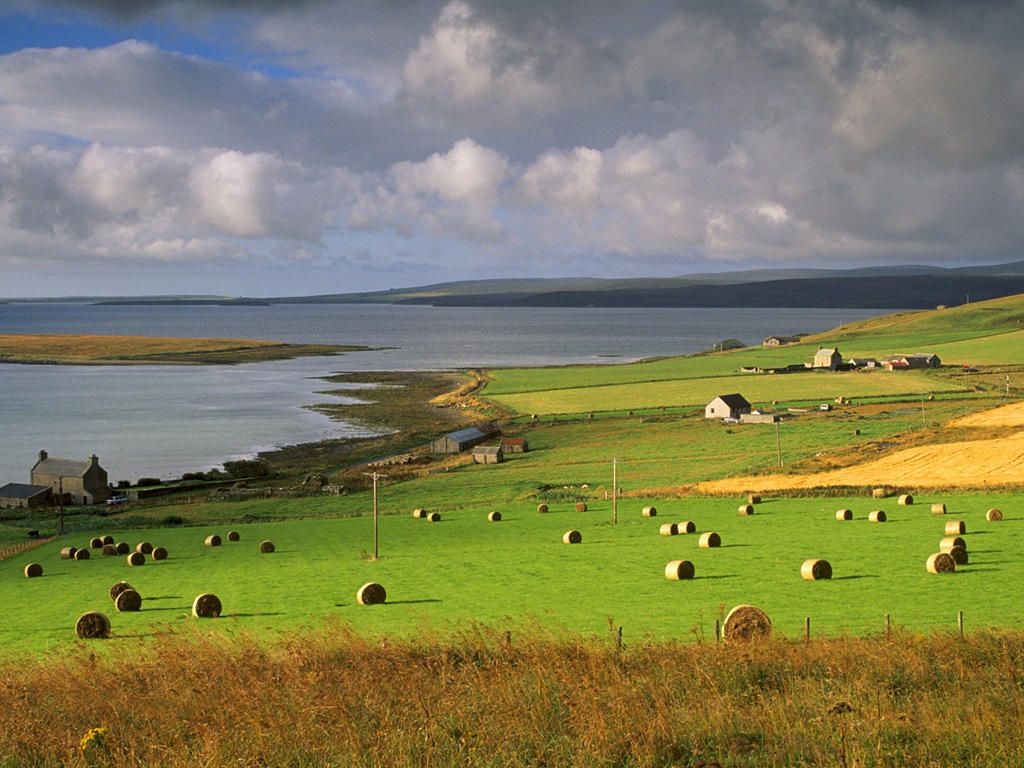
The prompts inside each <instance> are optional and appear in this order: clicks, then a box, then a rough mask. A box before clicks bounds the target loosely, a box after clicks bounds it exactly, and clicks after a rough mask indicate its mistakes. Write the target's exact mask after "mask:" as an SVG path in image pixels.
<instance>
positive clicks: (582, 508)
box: [576, 501, 587, 512]
mask: <svg viewBox="0 0 1024 768" xmlns="http://www.w3.org/2000/svg"><path fill="white" fill-rule="evenodd" d="M576 511H577V512H586V511H587V503H586V502H585V501H578V502H576Z"/></svg>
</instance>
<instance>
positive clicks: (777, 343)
mask: <svg viewBox="0 0 1024 768" xmlns="http://www.w3.org/2000/svg"><path fill="white" fill-rule="evenodd" d="M798 341H800V337H799V336H769V337H768V338H767V339H765V340H764V342H763V346H765V347H784V346H785V345H786V344H796V343H797V342H798Z"/></svg>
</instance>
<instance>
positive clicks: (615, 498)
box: [612, 459, 619, 525]
mask: <svg viewBox="0 0 1024 768" xmlns="http://www.w3.org/2000/svg"><path fill="white" fill-rule="evenodd" d="M618 469H619V460H618V459H612V523H613V524H616V525H617V524H618V522H619V472H618Z"/></svg>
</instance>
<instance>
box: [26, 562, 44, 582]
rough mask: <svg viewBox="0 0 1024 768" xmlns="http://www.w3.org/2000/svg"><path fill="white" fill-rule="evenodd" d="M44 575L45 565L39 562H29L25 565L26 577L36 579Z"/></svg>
mask: <svg viewBox="0 0 1024 768" xmlns="http://www.w3.org/2000/svg"><path fill="white" fill-rule="evenodd" d="M42 575H43V566H41V565H40V564H39V563H29V564H28V565H26V566H25V578H27V579H34V578H37V577H39V576H42Z"/></svg>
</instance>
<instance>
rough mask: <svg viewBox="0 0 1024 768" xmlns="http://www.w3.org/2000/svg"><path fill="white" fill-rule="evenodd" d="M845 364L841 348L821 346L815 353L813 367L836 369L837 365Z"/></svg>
mask: <svg viewBox="0 0 1024 768" xmlns="http://www.w3.org/2000/svg"><path fill="white" fill-rule="evenodd" d="M842 364H843V356H842V355H841V354H839V350H838V349H837V348H835V347H820V348H819V349H818V351H817V352H815V353H814V363H813V364H812V367H813V368H831V369H833V370H834V369H835V368H836V366H839V365H842Z"/></svg>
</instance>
